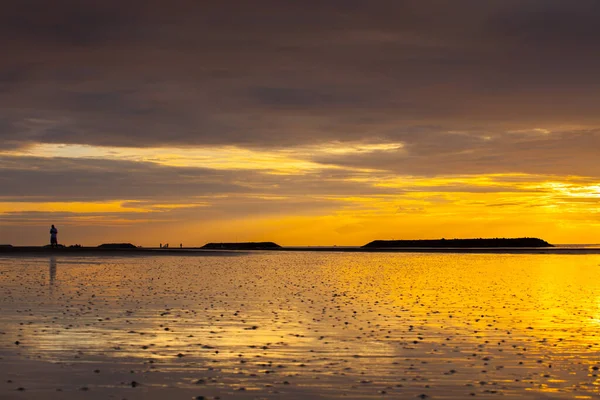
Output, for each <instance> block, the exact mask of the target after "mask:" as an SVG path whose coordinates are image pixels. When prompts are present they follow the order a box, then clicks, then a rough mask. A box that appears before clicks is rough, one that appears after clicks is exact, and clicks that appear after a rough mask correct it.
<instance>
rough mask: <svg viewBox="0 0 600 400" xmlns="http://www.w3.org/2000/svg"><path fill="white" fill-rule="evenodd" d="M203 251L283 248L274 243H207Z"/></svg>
mask: <svg viewBox="0 0 600 400" xmlns="http://www.w3.org/2000/svg"><path fill="white" fill-rule="evenodd" d="M201 248H202V249H212V250H214V249H224V250H275V249H281V246H280V245H278V244H277V243H273V242H242V243H207V244H205V245H204V246H202V247H201Z"/></svg>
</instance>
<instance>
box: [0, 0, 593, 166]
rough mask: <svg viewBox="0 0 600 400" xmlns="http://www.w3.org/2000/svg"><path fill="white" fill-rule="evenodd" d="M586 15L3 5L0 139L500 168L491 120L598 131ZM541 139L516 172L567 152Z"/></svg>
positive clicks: (427, 4) (455, 6)
mask: <svg viewBox="0 0 600 400" xmlns="http://www.w3.org/2000/svg"><path fill="white" fill-rule="evenodd" d="M599 17H600V6H598V3H597V2H596V1H593V0H581V1H577V2H573V1H567V0H564V1H560V0H548V1H546V0H522V1H521V0H519V1H517V0H506V1H504V0H489V1H475V0H463V1H454V2H448V1H438V0H433V1H416V0H413V1H408V0H404V1H399V0H394V1H391V0H389V1H388V0H382V1H377V2H366V1H326V2H322V1H312V0H311V1H304V2H280V1H274V0H262V1H257V2H239V1H220V2H199V1H184V0H180V1H176V2H174V3H170V4H169V5H165V3H164V2H159V1H141V0H132V1H126V2H115V1H107V2H80V1H75V0H59V1H56V2H53V3H52V6H51V7H48V4H47V2H43V1H41V0H37V1H36V0H26V1H21V2H16V1H15V2H11V4H10V5H8V6H7V7H5V8H4V9H3V12H2V14H1V17H0V46H2V47H3V48H4V49H6V50H5V54H6V55H7V56H6V57H2V60H1V61H0V110H1V111H0V148H4V149H6V148H15V147H17V146H26V145H29V144H31V143H37V142H47V143H78V144H94V145H106V146H130V147H148V146H211V145H222V144H226V145H238V146H247V147H290V146H297V145H305V144H319V143H323V142H330V141H341V142H344V141H363V142H369V141H383V142H386V141H402V142H404V143H405V145H406V146H405V150H404V151H405V152H408V154H409V156H410V157H412V158H411V159H410V162H409V163H407V165H406V167H405V168H404V167H403V168H394V170H398V171H402V170H407V171H417V172H418V171H421V172H426V171H430V170H432V169H433V167H431V164H432V163H431V162H430V159H429V158H428V157H434V156H435V157H439V158H436V160H438V161H446V162H447V163H448V165H449V167H448V169H449V170H458V171H460V172H465V171H468V170H471V171H489V170H494V168H496V170H512V169H513V165H514V160H515V159H518V157H520V156H523V155H522V154H521V153H520V150H519V147H518V146H517V142H515V141H514V138H512V137H511V136H510V135H507V134H506V133H505V132H506V131H507V130H515V129H531V128H536V127H543V128H544V127H549V128H554V127H558V126H564V125H581V126H592V127H594V126H598V125H600V117H599V116H598V113H597V110H596V108H597V104H598V102H599V101H600V91H599V90H598V87H599V84H600V74H598V73H597V70H599V69H600V57H598V56H597V55H596V53H597V52H596V51H595V44H596V43H597V42H598V39H600V28H598V26H600V24H597V23H596V21H597V20H598V18H599ZM448 131H469V132H474V131H477V132H481V133H482V135H489V136H493V137H494V139H495V140H493V141H492V142H489V143H483V142H481V140H480V139H479V138H478V137H477V136H476V135H475V136H472V135H464V136H457V135H455V134H448ZM573 135H574V136H573V138H571V139H569V138H568V135H567V134H564V135H563V136H564V140H565V142H566V143H568V142H569V140H573V141H575V142H581V141H583V140H584V139H583V138H582V137H581V136H580V135H578V134H577V133H573ZM506 143H509V144H506ZM510 143H513V144H514V146H513V145H511V144H510ZM544 143H546V142H541V141H540V142H536V146H537V145H539V146H540V147H538V148H537V150H539V151H537V150H535V149H534V150H535V151H534V153H533V154H535V156H536V157H538V161H535V162H533V161H532V162H530V163H529V164H528V165H529V166H535V164H536V163H537V164H543V163H544V162H545V160H546V159H548V158H558V160H557V159H554V163H555V164H557V165H563V166H564V165H567V164H568V163H569V159H568V158H567V156H566V155H564V156H562V158H561V155H560V153H558V152H552V150H550V151H551V153H549V154H545V153H543V152H542V151H541V150H542V149H543V148H544V147H545V146H546V144H544ZM548 143H551V142H548ZM461 151H470V153H469V154H462V153H460V152H461ZM511 151H514V152H515V154H513V155H510V154H509V155H508V156H507V153H508V152H511ZM544 154H545V155H544ZM565 154H566V153H565ZM369 157H370V156H368V155H366V156H362V158H369ZM453 157H454V158H453ZM528 157H529V156H528ZM386 158H393V156H392V155H389V154H387V155H384V156H383V157H382V159H381V160H380V161H378V163H379V164H382V163H383V162H384V161H385V160H386ZM360 159H361V157H358V158H356V159H354V160H346V161H343V162H342V163H346V162H348V163H356V164H370V162H367V161H364V162H361V161H360ZM326 161H327V160H326ZM332 162H336V163H337V162H338V160H333V161H332ZM389 163H391V164H394V163H396V161H395V160H394V159H391V160H389ZM469 163H470V164H469ZM375 164H377V163H375ZM400 164H401V165H402V162H401V163H400ZM494 165H495V167H494ZM520 165H523V163H521V164H520ZM435 169H439V168H437V167H436V168H435ZM543 169H547V168H541V167H540V168H537V167H535V168H533V170H536V171H537V170H543ZM576 169H577V170H579V169H580V168H579V167H577V168H576Z"/></svg>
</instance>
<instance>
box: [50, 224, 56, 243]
mask: <svg viewBox="0 0 600 400" xmlns="http://www.w3.org/2000/svg"><path fill="white" fill-rule="evenodd" d="M57 237H58V229H56V228H55V227H54V225H52V228H50V246H52V247H57V246H58V238H57Z"/></svg>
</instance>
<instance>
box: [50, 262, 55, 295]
mask: <svg viewBox="0 0 600 400" xmlns="http://www.w3.org/2000/svg"><path fill="white" fill-rule="evenodd" d="M49 264H50V273H49V276H50V280H49V282H48V283H49V285H50V293H52V290H53V289H54V281H55V280H56V257H54V256H51V257H50V262H49Z"/></svg>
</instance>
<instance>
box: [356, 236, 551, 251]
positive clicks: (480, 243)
mask: <svg viewBox="0 0 600 400" xmlns="http://www.w3.org/2000/svg"><path fill="white" fill-rule="evenodd" d="M403 247H404V248H406V247H431V248H441V247H447V248H463V249H464V248H483V247H491V248H493V247H554V246H553V245H551V244H550V243H548V242H546V241H545V240H542V239H538V238H493V239H448V240H446V239H436V240H374V241H372V242H370V243H367V244H366V245H364V246H362V248H363V249H382V248H403Z"/></svg>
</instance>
